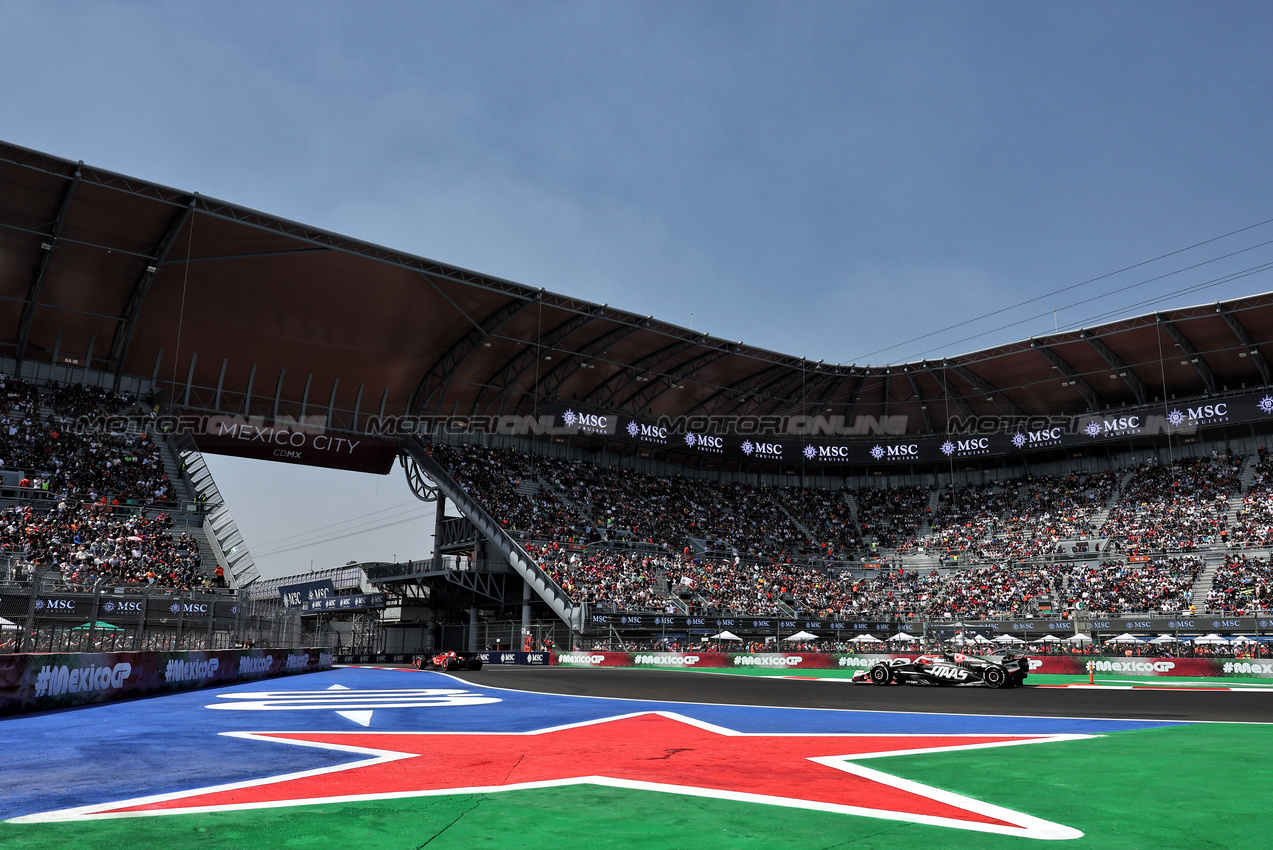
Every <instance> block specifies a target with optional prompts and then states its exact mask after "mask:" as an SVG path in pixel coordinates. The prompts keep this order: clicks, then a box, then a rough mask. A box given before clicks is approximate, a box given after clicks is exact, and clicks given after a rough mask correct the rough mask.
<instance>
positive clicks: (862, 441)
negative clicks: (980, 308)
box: [540, 390, 1273, 468]
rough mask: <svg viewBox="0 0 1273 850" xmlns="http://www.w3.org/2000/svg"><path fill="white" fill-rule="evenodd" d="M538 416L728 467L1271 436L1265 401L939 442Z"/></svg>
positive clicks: (1061, 420) (839, 430)
mask: <svg viewBox="0 0 1273 850" xmlns="http://www.w3.org/2000/svg"><path fill="white" fill-rule="evenodd" d="M540 412H541V415H542V416H543V417H544V418H545V419H547V418H548V417H551V422H552V426H551V433H552V434H554V435H566V436H574V435H579V436H585V437H587V436H591V437H596V438H601V439H606V440H614V441H618V442H620V443H630V444H633V445H636V446H645V447H648V448H660V449H665V450H668V451H677V452H681V453H685V454H687V455H690V456H700V457H703V458H708V457H716V458H721V459H724V460H727V461H736V462H753V463H755V462H759V463H803V464H812V465H820V466H823V467H834V466H851V467H874V468H882V467H888V466H890V465H905V464H923V463H947V462H954V461H960V460H969V459H977V458H992V457H993V458H1003V459H1005V460H1006V461H1007V462H1009V463H1011V462H1013V460H1014V459H1016V458H1019V457H1021V456H1024V455H1028V454H1031V453H1038V452H1045V451H1057V450H1060V451H1072V450H1075V449H1087V448H1090V447H1095V446H1109V447H1111V448H1124V447H1126V446H1127V445H1128V444H1129V443H1132V442H1145V441H1147V440H1152V439H1153V438H1156V437H1157V438H1168V439H1174V440H1177V441H1180V442H1191V441H1194V440H1196V439H1197V438H1198V436H1199V435H1200V434H1201V433H1202V432H1204V431H1207V430H1215V429H1219V428H1223V427H1226V426H1233V425H1247V426H1250V427H1252V428H1256V429H1259V430H1262V431H1264V430H1268V429H1270V428H1273V392H1269V391H1267V390H1262V391H1259V392H1250V393H1243V394H1239V395H1230V396H1225V397H1223V398H1219V399H1206V400H1198V401H1191V402H1179V403H1177V402H1175V401H1173V402H1172V403H1171V404H1169V405H1152V406H1147V407H1141V408H1133V409H1129V410H1121V411H1118V412H1117V413H1105V414H1090V413H1089V414H1081V415H1077V416H1019V417H983V419H984V421H981V420H980V419H978V420H969V421H965V422H962V423H953V424H958V425H959V427H958V428H957V429H952V430H951V432H950V433H949V434H947V435H942V436H925V437H920V436H912V435H905V434H899V433H897V430H898V429H896V428H885V427H881V428H879V429H878V431H879V433H864V429H863V428H859V427H857V426H852V427H845V426H844V424H843V423H842V422H840V421H838V420H836V419H835V417H831V418H827V417H813V416H762V417H745V416H731V417H710V416H700V417H681V418H678V419H674V420H673V419H668V418H666V417H665V418H662V419H658V420H655V419H653V418H648V417H644V418H643V417H637V416H632V415H630V414H624V413H616V412H614V411H600V410H594V409H589V408H587V407H581V406H579V405H571V406H568V405H565V404H560V403H544V404H542V405H541V406H540ZM840 419H842V417H841V418H840ZM793 435H795V436H793Z"/></svg>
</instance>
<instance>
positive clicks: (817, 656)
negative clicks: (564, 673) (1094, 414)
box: [552, 650, 1273, 679]
mask: <svg viewBox="0 0 1273 850" xmlns="http://www.w3.org/2000/svg"><path fill="white" fill-rule="evenodd" d="M988 651H990V652H994V651H995V650H988ZM918 654H919V653H915V654H912V655H898V654H887V655H885V654H866V655H843V654H824V653H817V652H776V653H757V654H742V653H728V652H694V651H693V650H686V651H684V652H586V651H580V652H559V653H556V654H554V656H553V660H552V663H553V664H558V665H561V666H564V667H646V668H663V669H685V668H691V669H700V668H706V669H712V668H715V669H720V668H733V669H766V670H852V671H857V670H869V669H870V668H871V666H872V665H874V664H876V663H877V662H880V661H887V660H890V659H894V658H899V659H904V660H906V661H910V660H911V659H913V658H914V657H915V656H916V655H918ZM1029 660H1030V672H1031V673H1043V674H1061V675H1072V676H1085V675H1087V672H1088V664H1089V663H1090V664H1091V665H1092V667H1093V670H1094V672H1096V673H1119V674H1123V675H1134V676H1209V677H1223V678H1239V679H1247V678H1270V677H1273V661H1270V660H1264V661H1259V660H1247V659H1233V658H1110V657H1105V656H1099V655H1096V656H1093V655H1074V656H1071V655H1040V656H1031V657H1030V659H1029Z"/></svg>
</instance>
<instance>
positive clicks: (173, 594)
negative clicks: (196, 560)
mask: <svg viewBox="0 0 1273 850" xmlns="http://www.w3.org/2000/svg"><path fill="white" fill-rule="evenodd" d="M325 637H330V636H324V635H314V634H307V633H306V632H305V631H304V630H303V628H302V624H301V616H300V612H299V611H298V610H295V609H287V608H283V607H281V606H279V605H277V604H271V603H266V602H248V601H246V600H242V599H239V598H238V597H237V596H233V595H229V594H224V593H204V592H201V591H176V590H173V589H171V588H161V587H157V586H155V585H149V586H143V587H108V586H105V585H99V586H97V587H93V588H84V587H74V586H65V585H61V584H60V583H55V582H51V581H34V582H30V583H26V584H0V653H9V652H141V651H163V652H171V651H176V650H221V649H235V648H240V647H245V646H246V647H250V646H268V647H278V648H297V647H301V646H309V647H321V646H326V645H327V641H326V640H324V638H325Z"/></svg>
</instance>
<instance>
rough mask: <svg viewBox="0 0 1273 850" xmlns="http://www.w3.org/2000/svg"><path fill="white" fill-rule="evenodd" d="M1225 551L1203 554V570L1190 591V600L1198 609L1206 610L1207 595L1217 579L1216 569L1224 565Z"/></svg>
mask: <svg viewBox="0 0 1273 850" xmlns="http://www.w3.org/2000/svg"><path fill="white" fill-rule="evenodd" d="M1225 554H1226V553H1225V552H1217V551H1211V552H1205V553H1203V555H1202V570H1201V571H1200V572H1199V573H1198V578H1197V579H1195V580H1194V583H1193V587H1192V588H1191V589H1190V591H1189V600H1190V601H1191V602H1192V603H1193V606H1194V608H1195V609H1196V610H1198V611H1205V610H1206V607H1207V597H1208V596H1209V595H1210V594H1211V585H1212V584H1213V583H1214V582H1215V580H1216V571H1217V570H1219V569H1220V567H1222V566H1224V558H1225Z"/></svg>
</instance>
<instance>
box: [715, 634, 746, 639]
mask: <svg viewBox="0 0 1273 850" xmlns="http://www.w3.org/2000/svg"><path fill="white" fill-rule="evenodd" d="M712 640H742V638H740V637H739V636H738V635H736V634H734V633H733V632H721V633H720V634H718V635H712Z"/></svg>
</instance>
